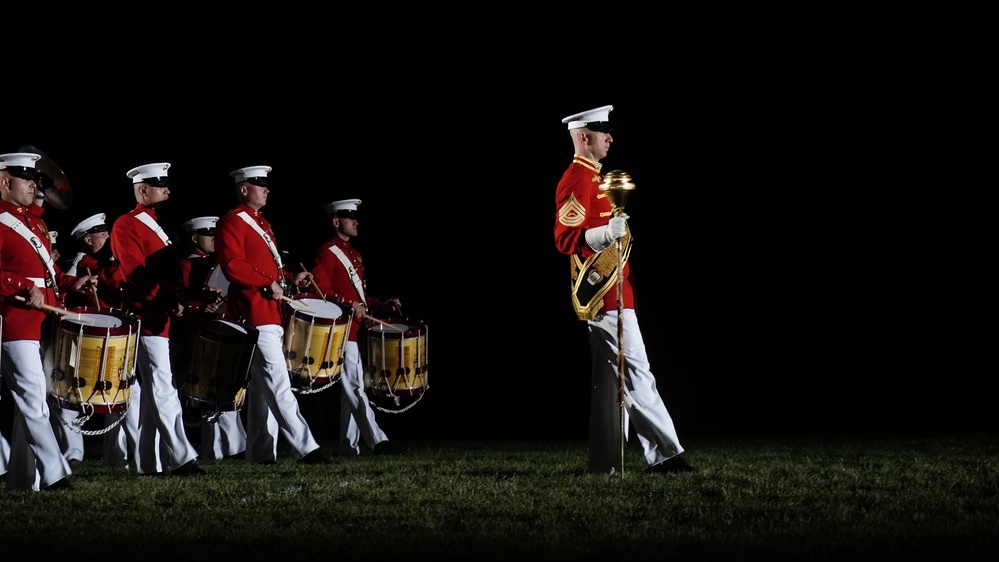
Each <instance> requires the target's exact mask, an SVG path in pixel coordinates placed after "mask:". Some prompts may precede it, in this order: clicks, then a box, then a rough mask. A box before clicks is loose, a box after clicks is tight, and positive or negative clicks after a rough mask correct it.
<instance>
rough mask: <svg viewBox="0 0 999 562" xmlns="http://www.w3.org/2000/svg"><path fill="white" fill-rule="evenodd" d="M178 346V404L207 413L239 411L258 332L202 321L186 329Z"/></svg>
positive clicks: (234, 324)
mask: <svg viewBox="0 0 999 562" xmlns="http://www.w3.org/2000/svg"><path fill="white" fill-rule="evenodd" d="M180 344H181V345H180V346H179V347H180V351H179V353H177V354H176V355H175V356H174V366H173V378H174V384H175V385H176V386H177V390H178V392H180V397H181V402H183V403H184V404H186V405H188V406H191V407H194V408H197V409H200V410H205V411H210V412H227V411H235V410H239V409H240V408H242V407H243V401H244V399H245V398H246V385H247V382H248V381H249V378H250V362H251V361H252V360H253V354H254V353H255V352H256V349H257V329H256V328H255V327H254V326H252V325H251V324H247V323H237V322H232V321H229V320H221V319H211V320H202V321H199V322H197V323H193V324H191V325H189V326H188V331H187V332H186V333H185V335H184V337H183V338H182V339H181V340H180Z"/></svg>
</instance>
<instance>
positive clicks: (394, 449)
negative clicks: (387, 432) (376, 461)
mask: <svg viewBox="0 0 999 562" xmlns="http://www.w3.org/2000/svg"><path fill="white" fill-rule="evenodd" d="M405 452H406V449H403V448H402V447H400V446H398V445H396V444H395V443H393V442H391V441H388V440H385V441H382V442H381V443H379V444H377V445H375V449H374V453H375V454H376V455H401V454H403V453H405Z"/></svg>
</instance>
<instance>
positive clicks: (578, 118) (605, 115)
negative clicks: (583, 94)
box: [562, 105, 614, 130]
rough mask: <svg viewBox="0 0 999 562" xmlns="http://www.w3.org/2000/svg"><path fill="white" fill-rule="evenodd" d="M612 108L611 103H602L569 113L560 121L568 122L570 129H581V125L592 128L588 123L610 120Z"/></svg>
mask: <svg viewBox="0 0 999 562" xmlns="http://www.w3.org/2000/svg"><path fill="white" fill-rule="evenodd" d="M612 109H614V106H613V105H604V106H601V107H598V108H596V109H590V110H589V111H584V112H582V113H577V114H575V115H570V116H568V117H566V118H565V119H563V120H562V122H563V123H568V124H569V129H570V130H572V129H582V128H583V127H588V128H592V127H590V124H593V123H602V122H607V121H610V112H611V110H612ZM593 130H597V129H593Z"/></svg>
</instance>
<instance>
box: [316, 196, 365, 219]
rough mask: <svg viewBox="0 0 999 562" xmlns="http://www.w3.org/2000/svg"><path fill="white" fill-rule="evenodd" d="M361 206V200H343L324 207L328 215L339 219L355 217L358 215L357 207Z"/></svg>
mask: <svg viewBox="0 0 999 562" xmlns="http://www.w3.org/2000/svg"><path fill="white" fill-rule="evenodd" d="M360 204H361V200H360V199H341V200H340V201H334V202H332V203H327V204H325V205H323V209H325V210H326V214H327V215H336V216H338V217H353V216H355V214H356V213H357V206H358V205H360Z"/></svg>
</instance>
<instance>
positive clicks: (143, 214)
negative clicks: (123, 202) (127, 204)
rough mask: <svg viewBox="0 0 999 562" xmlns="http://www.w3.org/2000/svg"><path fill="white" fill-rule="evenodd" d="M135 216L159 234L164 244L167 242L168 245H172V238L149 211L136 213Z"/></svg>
mask: <svg viewBox="0 0 999 562" xmlns="http://www.w3.org/2000/svg"><path fill="white" fill-rule="evenodd" d="M135 218H137V219H139V220H140V221H141V222H142V224H144V225H146V226H148V227H149V230H152V231H153V233H154V234H156V236H159V238H160V240H162V241H163V243H164V244H166V245H167V246H169V245H170V238H169V237H168V236H167V235H166V232H163V227H161V226H160V225H159V223H158V222H156V219H154V218H153V217H151V216H149V213H146V212H145V211H143V212H141V213H139V214H137V215H135Z"/></svg>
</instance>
